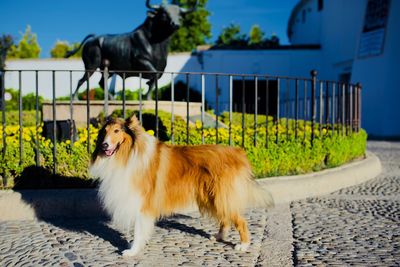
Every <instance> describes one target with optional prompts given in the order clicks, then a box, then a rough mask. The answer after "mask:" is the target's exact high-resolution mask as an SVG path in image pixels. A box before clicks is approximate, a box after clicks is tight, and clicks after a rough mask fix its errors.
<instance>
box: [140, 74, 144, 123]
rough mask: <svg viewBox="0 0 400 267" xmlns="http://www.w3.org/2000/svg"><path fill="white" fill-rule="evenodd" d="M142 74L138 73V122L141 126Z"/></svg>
mask: <svg viewBox="0 0 400 267" xmlns="http://www.w3.org/2000/svg"><path fill="white" fill-rule="evenodd" d="M142 79H143V78H142V73H141V72H140V73H139V121H140V123H141V124H142V125H143V116H142V109H143V106H142V105H143V103H142V102H143V90H142Z"/></svg>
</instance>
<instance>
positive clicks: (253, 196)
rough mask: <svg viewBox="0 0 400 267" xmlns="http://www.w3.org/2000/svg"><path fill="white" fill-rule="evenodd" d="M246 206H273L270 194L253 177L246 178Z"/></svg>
mask: <svg viewBox="0 0 400 267" xmlns="http://www.w3.org/2000/svg"><path fill="white" fill-rule="evenodd" d="M246 183H247V206H248V207H260V208H273V207H274V205H275V204H274V199H273V197H272V195H271V194H270V193H269V192H268V191H267V190H266V189H265V188H263V187H262V185H260V184H259V183H258V182H257V181H255V180H254V179H247V182H246Z"/></svg>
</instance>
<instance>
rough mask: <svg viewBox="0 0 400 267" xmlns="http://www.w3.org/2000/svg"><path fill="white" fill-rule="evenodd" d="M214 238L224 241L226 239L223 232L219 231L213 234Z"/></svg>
mask: <svg viewBox="0 0 400 267" xmlns="http://www.w3.org/2000/svg"><path fill="white" fill-rule="evenodd" d="M212 240H216V241H218V242H222V241H224V240H225V236H224V235H223V234H221V233H218V234H215V235H212Z"/></svg>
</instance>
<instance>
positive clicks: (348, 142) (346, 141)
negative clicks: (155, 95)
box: [0, 111, 367, 188]
mask: <svg viewBox="0 0 400 267" xmlns="http://www.w3.org/2000/svg"><path fill="white" fill-rule="evenodd" d="M145 114H146V115H145ZM152 114H154V113H153V112H151V111H148V112H146V113H144V117H143V118H144V126H145V128H146V130H147V131H148V133H150V134H154V127H152V126H153V125H154V123H149V122H147V123H146V121H151V120H152V121H154V116H153V115H152ZM227 115H228V114H222V116H221V117H220V119H221V121H222V122H223V123H225V124H226V125H229V120H228V116H227ZM159 116H160V122H161V124H160V127H159V129H160V130H161V133H160V134H161V135H163V136H164V137H165V139H168V140H169V141H167V142H168V143H171V137H172V136H171V115H170V114H169V113H166V112H160V113H159ZM152 118H153V119H152ZM253 118H254V116H253V115H246V116H245V130H244V131H245V132H244V142H243V139H242V126H241V125H242V122H241V114H234V116H233V121H232V132H231V136H232V142H233V145H235V146H241V145H242V143H244V149H245V150H246V152H247V155H248V158H249V160H250V161H251V163H252V166H253V171H254V175H255V176H256V177H268V176H279V175H294V174H302V173H308V172H313V171H318V170H321V169H324V168H331V167H335V166H339V165H342V164H344V163H346V162H349V161H351V160H354V159H357V158H361V157H364V155H365V150H366V139H367V134H366V133H365V131H364V130H360V131H359V132H358V133H352V134H349V135H342V134H340V133H338V131H336V134H334V135H333V134H332V130H331V129H327V128H322V131H321V132H320V131H319V130H315V136H316V138H315V139H314V141H313V144H311V140H310V139H311V138H310V136H311V125H310V123H309V122H304V121H299V123H298V131H297V136H298V138H295V128H294V121H292V120H289V121H287V120H286V119H284V118H283V119H281V120H280V121H279V125H278V127H277V126H276V123H275V122H274V121H273V119H272V117H269V118H268V138H266V133H267V128H266V117H265V116H261V115H260V116H258V119H257V130H256V132H255V129H254V119H253ZM287 125H289V127H287ZM315 129H319V126H318V125H316V128H315ZM1 131H2V129H0V146H2V145H3V140H2V138H3V133H2V132H1ZM38 131H39V132H38V134H39V138H38V144H39V146H38V150H39V163H40V168H39V169H40V170H41V172H38V173H39V174H38V175H35V173H34V172H32V170H35V168H36V170H37V169H38V168H37V167H34V166H35V164H36V160H35V153H36V152H35V151H36V127H35V126H30V127H24V128H23V134H22V144H23V146H22V149H23V153H22V155H23V157H22V159H20V157H19V127H18V126H13V125H11V126H7V127H6V143H7V149H6V155H5V159H4V160H2V161H1V163H0V169H1V170H2V173H3V174H5V177H6V178H7V179H6V181H7V186H6V187H14V186H17V187H18V186H19V185H20V186H21V187H24V188H27V187H28V188H30V187H35V185H36V184H40V186H39V187H76V186H91V185H92V183H91V181H92V179H91V178H90V177H89V176H88V172H87V167H88V162H89V158H90V157H89V154H88V153H87V129H85V128H82V129H78V140H77V141H76V142H74V143H73V144H71V143H70V141H69V140H68V141H65V142H61V143H57V145H56V150H57V157H56V160H57V164H56V174H57V176H55V177H57V178H58V179H59V180H60V181H61V182H60V184H58V183H53V182H50V183H49V182H45V181H44V180H43V179H44V178H43V177H44V176H46V175H47V176H48V177H47V178H46V181H48V180H49V179H50V180H51V179H53V178H54V176H52V175H51V173H52V170H53V144H52V143H51V142H50V140H48V139H44V138H43V137H41V131H42V128H41V127H39V128H38ZM277 131H278V140H279V141H278V142H276V133H277ZM97 132H98V129H97V128H95V127H92V126H91V128H90V147H91V150H92V151H93V149H94V143H95V140H96V137H97ZM203 133H204V142H205V143H206V144H215V143H216V137H217V130H216V129H215V128H208V129H204V130H203ZM255 133H256V137H255V138H256V144H257V146H254V136H255ZM173 137H174V143H175V144H178V145H183V144H186V122H185V121H184V120H183V119H182V118H180V117H177V116H176V117H175V120H174V135H173ZM267 141H268V144H267ZM201 143H202V127H201V122H199V121H198V122H196V123H194V124H191V125H190V126H189V144H193V145H196V144H201ZM218 143H219V144H223V145H228V144H229V129H227V128H219V129H218ZM37 176H40V177H37ZM22 178H23V179H22ZM36 179H42V180H40V182H38V181H37V180H36ZM54 179H55V178H54ZM27 180H28V181H29V182H28V183H27V182H26V181H27ZM70 181H74V182H73V183H69V182H70ZM76 181H82V182H83V183H78V185H76V183H75V182H76ZM23 183H25V185H23ZM1 184H2V183H1ZM46 184H47V185H46Z"/></svg>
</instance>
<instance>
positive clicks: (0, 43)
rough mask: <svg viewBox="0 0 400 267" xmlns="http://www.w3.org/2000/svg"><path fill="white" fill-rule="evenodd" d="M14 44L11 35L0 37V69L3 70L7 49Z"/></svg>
mask: <svg viewBox="0 0 400 267" xmlns="http://www.w3.org/2000/svg"><path fill="white" fill-rule="evenodd" d="M13 44H14V40H13V38H12V36H11V35H5V34H3V35H2V36H1V37H0V69H4V67H5V61H6V55H7V51H8V49H10V47H11V46H12V45H13Z"/></svg>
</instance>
